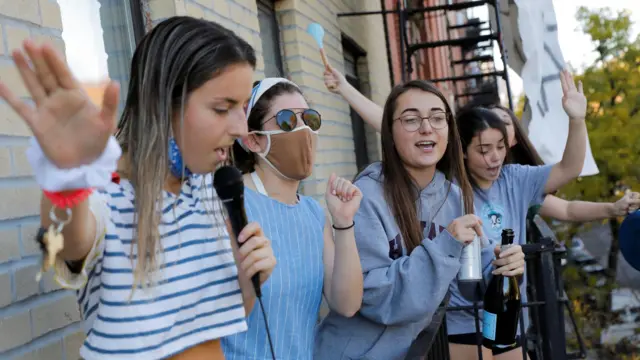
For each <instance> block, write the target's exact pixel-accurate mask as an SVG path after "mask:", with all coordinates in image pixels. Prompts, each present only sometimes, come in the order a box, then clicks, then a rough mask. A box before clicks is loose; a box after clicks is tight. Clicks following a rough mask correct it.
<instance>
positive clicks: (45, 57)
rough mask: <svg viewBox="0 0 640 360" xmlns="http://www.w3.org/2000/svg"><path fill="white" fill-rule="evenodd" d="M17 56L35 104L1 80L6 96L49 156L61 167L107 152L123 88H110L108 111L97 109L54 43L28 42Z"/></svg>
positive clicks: (0, 92) (112, 85)
mask: <svg viewBox="0 0 640 360" xmlns="http://www.w3.org/2000/svg"><path fill="white" fill-rule="evenodd" d="M24 49H25V51H26V53H27V54H28V56H29V59H30V60H31V63H32V64H33V67H31V66H29V63H28V62H27V58H26V56H25V55H24V54H23V53H22V51H20V50H16V51H14V53H13V59H14V61H15V63H16V66H17V68H18V71H19V72H20V76H21V77H22V80H23V81H24V84H25V86H26V88H27V90H28V91H29V93H30V94H31V97H32V99H33V101H34V102H35V108H34V107H33V106H31V105H29V104H27V103H25V102H23V101H21V100H20V99H19V98H18V97H17V96H16V95H15V94H14V93H13V92H12V91H11V90H9V88H8V87H7V86H6V85H5V84H3V83H2V82H0V97H2V98H4V99H5V100H6V101H7V103H9V105H10V106H11V107H12V108H13V110H14V111H16V112H17V113H18V115H20V117H21V118H22V119H23V120H24V121H25V122H26V123H27V125H28V126H29V128H30V129H31V131H32V132H33V135H34V136H35V137H36V139H37V140H38V144H39V145H40V147H41V148H42V151H43V152H44V154H45V155H46V156H47V158H48V159H49V160H50V161H51V162H52V163H54V164H55V165H56V166H58V167H59V168H73V167H78V166H80V165H84V164H88V163H91V162H92V161H94V160H95V159H97V158H98V157H99V156H100V154H101V153H102V152H103V151H104V149H105V147H106V144H107V141H108V139H109V136H110V135H112V134H113V132H114V130H115V125H116V123H115V114H116V109H117V104H118V92H119V91H118V87H117V85H116V84H115V83H110V84H109V85H108V86H107V89H106V90H105V94H104V99H103V108H102V109H100V108H98V107H97V106H95V105H94V104H93V103H92V102H91V100H90V99H89V97H88V96H87V94H86V93H85V91H84V90H83V89H82V88H81V86H80V84H79V82H78V81H77V80H76V79H75V78H74V77H73V75H72V74H71V71H70V70H69V67H68V66H67V65H66V64H65V62H64V61H63V60H62V57H61V56H60V55H59V54H58V53H57V52H56V51H55V50H54V49H53V48H52V47H51V46H50V45H48V44H45V45H43V46H37V45H35V44H33V43H32V42H31V41H29V40H27V41H25V43H24Z"/></svg>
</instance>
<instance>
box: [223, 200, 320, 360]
mask: <svg viewBox="0 0 640 360" xmlns="http://www.w3.org/2000/svg"><path fill="white" fill-rule="evenodd" d="M244 194H245V195H244V196H245V208H246V211H247V218H248V219H249V221H255V222H257V223H259V224H260V225H261V226H262V229H263V231H264V233H265V235H266V236H267V238H269V239H270V240H271V246H272V248H273V252H274V254H275V257H276V259H278V265H276V267H275V269H274V270H273V273H272V274H271V277H269V280H267V281H266V282H265V283H264V285H263V286H262V300H263V302H264V306H265V310H266V313H267V320H268V323H269V329H270V330H271V336H272V339H273V343H274V348H275V355H276V358H277V359H281V360H311V359H312V358H313V347H314V341H315V326H316V322H317V320H318V312H319V309H320V302H321V300H322V286H323V283H324V264H323V250H324V235H323V234H324V223H325V215H324V211H323V210H322V208H321V207H320V204H318V202H317V201H315V200H314V199H313V198H310V197H307V196H300V201H299V202H298V203H297V204H295V205H288V204H284V203H281V202H279V201H277V200H275V199H272V198H270V197H268V196H265V195H262V194H259V193H258V192H256V191H253V190H251V189H247V188H245V192H244ZM247 321H248V325H249V330H247V331H246V332H243V333H237V334H235V335H233V336H228V337H225V338H224V339H223V340H222V346H223V349H224V352H225V356H226V358H227V360H240V359H242V360H270V359H271V353H270V351H269V343H268V341H267V333H266V331H265V325H264V318H263V316H262V312H261V311H260V309H259V305H258V304H256V306H255V308H254V309H253V311H252V312H251V314H250V315H249V317H248V319H247Z"/></svg>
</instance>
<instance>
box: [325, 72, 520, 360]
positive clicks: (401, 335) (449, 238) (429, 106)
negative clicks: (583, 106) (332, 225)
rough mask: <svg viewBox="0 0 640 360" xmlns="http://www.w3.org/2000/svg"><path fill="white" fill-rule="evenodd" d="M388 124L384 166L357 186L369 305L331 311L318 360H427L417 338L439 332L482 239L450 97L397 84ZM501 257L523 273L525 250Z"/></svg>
mask: <svg viewBox="0 0 640 360" xmlns="http://www.w3.org/2000/svg"><path fill="white" fill-rule="evenodd" d="M382 119H383V120H382V126H381V128H382V132H381V135H382V162H381V163H375V164H372V165H370V166H369V167H367V168H366V169H365V170H364V171H363V172H362V173H361V174H359V175H358V177H357V179H356V181H355V185H356V186H358V187H359V188H360V189H361V191H362V194H363V200H362V204H361V206H360V209H359V210H358V212H357V213H356V218H355V237H356V242H357V245H358V252H359V254H360V260H361V262H362V270H363V272H364V298H363V301H362V307H361V308H360V310H359V311H358V313H357V314H356V315H355V316H353V317H351V318H348V317H345V316H343V315H341V314H339V313H338V312H336V311H333V310H332V311H330V312H329V315H328V316H327V317H326V318H325V319H324V320H323V321H322V323H321V324H320V326H319V329H318V339H317V341H316V350H315V358H316V359H320V360H325V359H326V360H329V359H331V360H340V359H374V358H375V359H385V360H387V359H388V360H400V359H404V358H405V357H406V356H407V355H408V354H409V353H410V351H411V354H412V356H414V355H418V354H415V353H414V351H415V352H417V353H419V355H420V356H423V355H425V354H424V353H421V351H422V350H421V349H420V345H421V343H422V342H424V341H427V342H428V340H425V339H424V338H423V337H420V338H419V339H417V338H418V335H419V334H420V333H421V332H423V331H425V333H426V334H429V333H431V334H434V333H435V332H436V330H437V328H438V327H439V326H440V321H441V319H442V315H443V313H444V311H445V309H444V307H442V306H441V304H442V303H443V302H444V303H445V304H446V302H447V300H446V297H447V293H448V292H449V291H450V286H451V284H452V282H453V281H454V279H455V278H456V276H457V274H458V271H459V270H460V256H461V254H462V249H463V247H464V246H465V244H467V243H469V242H471V241H472V240H474V238H475V237H476V236H477V235H481V234H482V229H481V225H482V224H481V222H480V220H479V219H478V217H477V216H475V215H473V192H472V189H471V185H470V183H469V181H468V177H467V175H466V172H465V171H464V162H463V155H462V147H461V143H460V138H459V137H458V133H457V130H456V123H455V119H454V118H453V116H452V112H451V109H450V107H449V105H448V104H447V102H446V99H445V97H444V95H442V93H441V92H440V91H439V90H438V89H437V88H436V87H435V86H434V85H433V84H431V83H429V82H426V81H410V82H408V83H406V84H404V85H401V86H397V87H396V88H394V89H393V91H392V92H391V94H390V95H389V97H388V99H387V102H386V104H385V108H384V116H383V118H382ZM454 179H455V180H456V181H457V183H458V185H455V184H453V183H452V181H453V180H454ZM493 251H494V252H495V253H499V252H500V249H499V247H496V248H494V249H493ZM501 255H502V263H501V264H500V265H499V267H498V269H497V271H500V272H507V271H510V272H513V273H514V274H519V273H522V271H523V267H522V265H523V264H521V263H520V259H521V258H522V257H523V256H524V255H523V254H522V249H521V247H520V246H514V247H512V248H511V249H509V250H507V251H505V252H504V253H502V254H501ZM432 321H433V324H434V325H433V326H431V327H429V325H430V324H431V323H432ZM414 342H415V346H416V347H415V348H412V344H413V343H414Z"/></svg>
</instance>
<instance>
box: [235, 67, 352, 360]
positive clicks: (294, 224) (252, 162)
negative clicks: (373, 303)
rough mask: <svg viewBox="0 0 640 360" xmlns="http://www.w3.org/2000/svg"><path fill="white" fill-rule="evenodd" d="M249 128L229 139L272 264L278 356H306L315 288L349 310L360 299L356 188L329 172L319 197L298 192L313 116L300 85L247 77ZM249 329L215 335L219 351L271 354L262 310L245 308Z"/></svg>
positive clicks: (310, 161)
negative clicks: (218, 338)
mask: <svg viewBox="0 0 640 360" xmlns="http://www.w3.org/2000/svg"><path fill="white" fill-rule="evenodd" d="M247 119H248V121H247V122H248V125H249V135H247V136H245V137H243V138H242V139H239V140H238V141H237V143H236V144H234V149H233V154H234V156H233V158H234V161H235V164H236V166H237V167H238V168H239V169H241V170H242V172H243V173H244V174H245V175H244V183H245V192H244V197H245V206H246V208H247V216H248V218H249V220H252V221H256V222H258V223H260V224H263V228H264V232H265V234H266V235H267V236H268V237H269V238H270V239H271V240H272V246H273V251H274V253H275V255H276V256H277V258H278V267H277V268H276V269H275V270H274V272H273V274H272V275H271V278H270V280H269V282H267V283H266V284H265V286H264V287H263V301H264V304H265V307H266V308H267V309H268V310H269V311H268V313H267V319H268V323H269V324H270V326H271V330H272V331H273V334H272V335H273V344H274V348H275V353H276V356H277V358H278V359H291V360H305V359H307V360H311V359H313V344H314V341H315V326H316V322H317V319H318V312H319V310H320V303H321V301H322V295H323V294H324V296H325V298H326V299H327V303H328V305H329V308H331V309H333V310H334V311H336V312H337V313H338V314H340V315H341V316H345V317H350V316H353V314H355V313H356V311H358V309H359V308H360V304H361V303H362V268H361V267H360V259H359V257H358V250H357V248H356V241H355V238H354V229H353V226H354V222H353V218H354V216H355V213H356V211H357V210H358V208H359V206H360V200H361V199H362V195H361V193H360V190H358V188H357V187H355V186H354V185H352V184H351V182H349V181H348V180H345V179H342V178H339V177H336V176H335V175H331V177H330V178H329V182H328V184H327V190H326V192H325V201H326V204H327V208H328V210H329V214H330V216H331V219H329V218H328V217H327V216H326V215H325V213H324V210H323V209H322V207H321V206H320V204H319V203H318V202H317V201H316V200H314V199H313V198H311V197H309V196H304V195H301V194H299V193H298V188H299V186H300V182H301V181H302V180H304V179H306V178H307V177H309V176H310V175H311V173H312V171H313V166H314V164H315V152H316V143H317V141H318V133H319V130H320V126H321V116H320V113H318V112H317V111H316V110H314V109H312V108H309V104H308V103H307V101H306V99H305V98H304V96H303V95H302V91H301V90H300V88H299V87H298V86H297V85H296V84H294V83H293V82H291V81H289V80H287V79H283V78H266V79H264V80H262V81H260V82H258V83H257V84H255V87H254V90H253V93H252V96H251V99H250V100H249V105H248V107H247ZM248 322H249V331H247V332H244V333H240V334H235V335H233V336H229V337H227V338H225V339H224V340H223V347H224V350H225V354H226V355H227V359H229V360H233V359H256V360H258V359H260V360H263V359H264V360H267V359H271V357H270V353H269V351H268V348H269V347H268V344H267V341H268V339H267V334H266V331H265V327H264V318H263V316H262V314H261V313H259V312H255V311H254V312H252V313H251V315H250V316H249V319H248Z"/></svg>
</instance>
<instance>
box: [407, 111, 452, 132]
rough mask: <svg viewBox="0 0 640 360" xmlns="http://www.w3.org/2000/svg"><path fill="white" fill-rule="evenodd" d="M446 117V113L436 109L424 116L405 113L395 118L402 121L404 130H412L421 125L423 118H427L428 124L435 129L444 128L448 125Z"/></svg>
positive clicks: (416, 129)
mask: <svg viewBox="0 0 640 360" xmlns="http://www.w3.org/2000/svg"><path fill="white" fill-rule="evenodd" d="M447 118H448V116H447V113H445V112H444V111H438V112H435V113H433V114H431V115H429V116H425V117H422V116H419V115H405V116H401V117H399V118H397V119H396V120H397V121H400V123H402V127H403V128H404V129H405V130H407V131H409V132H414V131H418V129H420V128H421V127H422V122H423V121H424V120H428V121H429V125H431V127H432V128H434V129H436V130H440V129H444V128H445V127H446V126H447V125H448V123H447Z"/></svg>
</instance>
